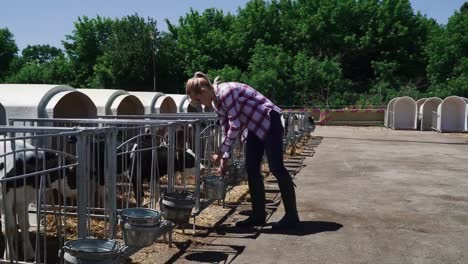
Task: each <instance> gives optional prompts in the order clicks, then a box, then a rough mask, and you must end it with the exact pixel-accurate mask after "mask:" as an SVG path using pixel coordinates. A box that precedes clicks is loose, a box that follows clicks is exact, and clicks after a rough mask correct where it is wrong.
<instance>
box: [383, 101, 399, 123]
mask: <svg viewBox="0 0 468 264" xmlns="http://www.w3.org/2000/svg"><path fill="white" fill-rule="evenodd" d="M398 98H400V97H395V98H393V99H392V100H390V102H388V105H387V110H385V117H384V125H385V126H386V127H390V128H392V127H393V109H394V106H395V102H396V100H397V99H398Z"/></svg>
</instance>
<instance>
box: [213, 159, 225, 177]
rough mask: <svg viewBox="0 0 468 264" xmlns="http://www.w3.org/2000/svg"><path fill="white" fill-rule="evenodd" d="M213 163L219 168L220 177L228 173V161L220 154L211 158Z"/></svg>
mask: <svg viewBox="0 0 468 264" xmlns="http://www.w3.org/2000/svg"><path fill="white" fill-rule="evenodd" d="M211 161H212V162H213V164H214V166H219V167H218V170H217V173H218V175H220V176H223V175H224V174H225V173H226V169H227V164H228V159H224V158H222V156H221V155H219V154H214V155H213V156H211Z"/></svg>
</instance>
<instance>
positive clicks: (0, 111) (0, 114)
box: [0, 103, 7, 125]
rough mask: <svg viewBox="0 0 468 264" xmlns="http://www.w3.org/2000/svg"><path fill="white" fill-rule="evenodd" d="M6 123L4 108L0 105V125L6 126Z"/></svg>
mask: <svg viewBox="0 0 468 264" xmlns="http://www.w3.org/2000/svg"><path fill="white" fill-rule="evenodd" d="M6 121H7V120H6V112H5V107H3V105H2V104H1V103H0V125H6V124H7V123H6Z"/></svg>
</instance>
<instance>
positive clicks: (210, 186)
mask: <svg viewBox="0 0 468 264" xmlns="http://www.w3.org/2000/svg"><path fill="white" fill-rule="evenodd" d="M226 188H227V185H226V182H225V180H224V179H223V178H222V177H219V176H216V175H210V176H206V177H205V179H204V182H203V190H204V192H205V196H206V198H208V199H213V200H224V198H225V197H226Z"/></svg>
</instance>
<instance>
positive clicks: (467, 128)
mask: <svg viewBox="0 0 468 264" xmlns="http://www.w3.org/2000/svg"><path fill="white" fill-rule="evenodd" d="M462 98H463V100H465V132H468V98H465V97H462Z"/></svg>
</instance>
